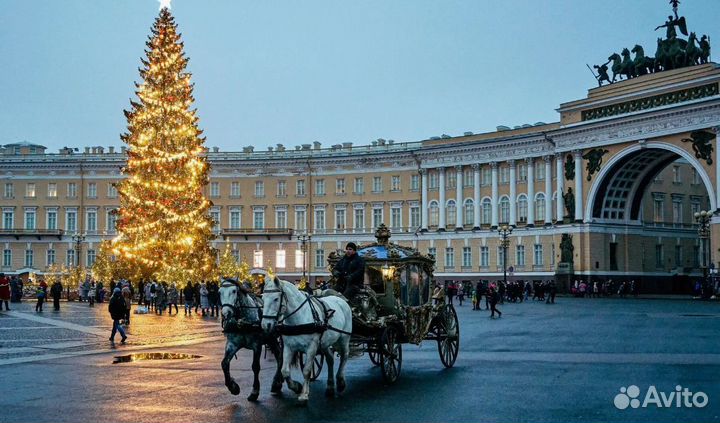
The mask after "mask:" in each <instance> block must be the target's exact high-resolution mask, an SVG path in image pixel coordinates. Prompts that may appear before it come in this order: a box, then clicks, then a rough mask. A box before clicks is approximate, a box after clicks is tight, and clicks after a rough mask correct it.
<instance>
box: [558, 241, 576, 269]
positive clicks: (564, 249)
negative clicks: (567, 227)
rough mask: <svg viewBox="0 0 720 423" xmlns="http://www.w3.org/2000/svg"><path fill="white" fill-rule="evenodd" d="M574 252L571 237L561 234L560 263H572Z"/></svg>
mask: <svg viewBox="0 0 720 423" xmlns="http://www.w3.org/2000/svg"><path fill="white" fill-rule="evenodd" d="M574 250H575V247H573V242H572V235H570V234H562V238H561V239H560V263H572V262H573V251H574Z"/></svg>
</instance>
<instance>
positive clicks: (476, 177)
mask: <svg viewBox="0 0 720 423" xmlns="http://www.w3.org/2000/svg"><path fill="white" fill-rule="evenodd" d="M472 168H473V201H474V202H475V208H474V209H473V212H474V213H473V220H474V221H475V222H474V224H473V228H475V229H480V210H481V209H480V165H479V164H477V163H476V164H474V165H472Z"/></svg>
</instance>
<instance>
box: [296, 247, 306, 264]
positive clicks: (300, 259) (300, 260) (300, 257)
mask: <svg viewBox="0 0 720 423" xmlns="http://www.w3.org/2000/svg"><path fill="white" fill-rule="evenodd" d="M304 267H305V253H304V252H303V251H302V250H295V268H296V269H303V268H304Z"/></svg>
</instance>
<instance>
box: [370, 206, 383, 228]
mask: <svg viewBox="0 0 720 423" xmlns="http://www.w3.org/2000/svg"><path fill="white" fill-rule="evenodd" d="M381 223H383V209H382V208H374V209H373V214H372V224H373V225H372V228H373V229H376V228H378V227H379V226H380V224H381Z"/></svg>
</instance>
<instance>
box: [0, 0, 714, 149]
mask: <svg viewBox="0 0 720 423" xmlns="http://www.w3.org/2000/svg"><path fill="white" fill-rule="evenodd" d="M158 6H159V3H158V2H157V1H156V0H122V1H118V0H82V1H81V0H2V9H0V51H1V52H2V58H3V60H2V66H0V93H1V94H0V128H1V129H0V144H7V143H11V142H17V141H23V140H27V141H30V142H34V143H39V144H43V145H45V146H47V147H49V148H50V151H51V152H57V149H58V148H61V147H63V146H66V145H67V146H73V147H84V146H91V145H102V146H109V145H115V146H120V145H122V143H121V141H120V138H119V135H120V133H122V132H123V131H124V130H125V126H126V120H125V117H124V115H123V109H127V108H129V101H130V99H131V98H134V85H133V83H134V82H136V81H139V78H140V77H139V74H138V67H139V66H140V58H141V57H143V56H144V53H143V50H144V48H145V44H144V42H145V40H146V39H147V36H148V35H149V34H150V27H151V26H152V24H153V22H154V19H155V17H156V16H157V13H158ZM172 12H173V15H174V16H175V18H176V22H177V23H178V24H179V28H180V32H181V33H182V35H183V40H184V42H185V51H186V54H187V56H188V57H189V58H190V64H189V71H190V72H191V73H192V74H193V82H194V83H195V91H194V94H195V98H196V104H195V106H196V107H197V109H198V114H199V117H200V127H201V128H202V129H203V130H204V131H205V135H206V136H207V146H208V147H214V146H217V147H220V148H221V150H232V151H239V150H241V149H242V147H243V146H248V145H253V146H255V147H256V149H262V150H264V149H265V148H266V147H267V146H273V145H275V144H276V143H282V144H285V146H286V147H289V148H292V147H293V146H295V145H299V144H302V143H311V142H313V141H320V142H322V143H323V145H324V146H327V147H329V146H330V145H332V144H337V143H341V142H354V143H356V145H357V144H369V143H370V142H371V141H372V140H374V139H377V138H385V139H394V140H396V141H398V142H401V141H418V140H422V139H426V138H429V137H431V136H439V135H441V134H449V135H461V134H462V133H463V132H465V131H473V132H476V133H479V132H488V131H493V130H495V127H496V126H497V125H507V126H515V125H521V124H523V123H535V122H537V121H545V122H553V121H557V120H558V115H557V112H556V111H555V109H556V108H557V107H558V105H559V104H560V103H562V102H565V101H571V100H575V99H579V98H582V97H584V96H585V94H586V92H587V89H589V88H592V87H593V86H595V85H596V83H595V81H594V79H593V77H592V76H591V75H590V72H589V71H588V69H587V68H586V66H585V64H586V63H588V64H590V65H592V64H596V63H602V62H604V61H605V60H606V58H607V57H608V56H609V55H610V54H611V53H612V52H620V50H621V49H622V48H623V47H628V48H632V46H634V45H635V44H636V43H640V44H642V45H643V46H645V50H646V53H647V54H648V55H653V54H654V52H655V45H656V39H657V37H659V36H663V37H664V29H661V30H659V31H656V32H654V31H653V29H654V28H655V27H656V26H657V25H660V24H662V23H664V21H665V19H666V17H667V16H668V15H669V14H670V13H671V7H670V5H669V4H668V1H667V0H632V1H630V0H605V1H585V0H573V1H571V0H542V1H539V0H502V1H490V0H482V1H481V0H467V1H466V0H444V1H438V0H363V1H344V0H323V1H320V0H304V1H296V0H266V1H246V0H173V2H172ZM680 14H681V15H684V16H685V17H686V19H687V21H688V27H689V30H690V31H695V32H697V33H698V35H700V34H708V35H709V36H710V39H711V41H713V44H715V40H717V42H718V43H720V31H718V28H720V27H719V26H718V22H719V21H720V2H719V1H717V0H682V1H681V4H680ZM717 48H720V46H719V47H716V49H717Z"/></svg>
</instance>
